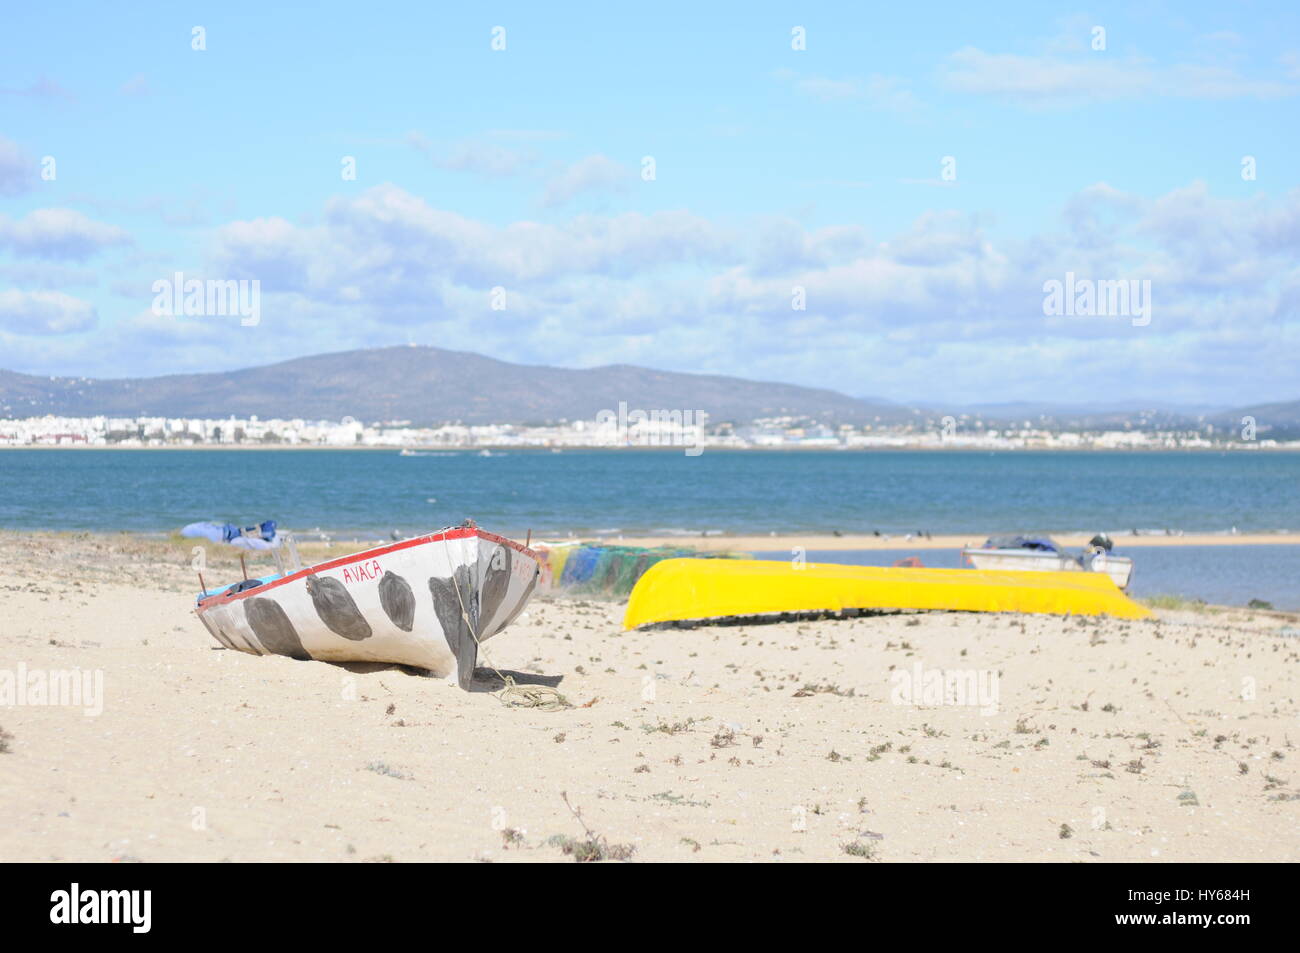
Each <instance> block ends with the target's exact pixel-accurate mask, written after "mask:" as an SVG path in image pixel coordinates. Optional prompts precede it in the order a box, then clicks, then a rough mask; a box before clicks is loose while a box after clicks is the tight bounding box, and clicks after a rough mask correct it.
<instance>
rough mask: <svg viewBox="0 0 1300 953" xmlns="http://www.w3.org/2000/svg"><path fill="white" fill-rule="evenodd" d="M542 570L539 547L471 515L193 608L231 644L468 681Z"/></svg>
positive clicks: (204, 599) (237, 587)
mask: <svg viewBox="0 0 1300 953" xmlns="http://www.w3.org/2000/svg"><path fill="white" fill-rule="evenodd" d="M539 575H540V569H539V561H538V556H537V554H536V553H534V552H533V551H532V550H531V549H529V548H527V547H526V546H524V545H522V544H520V543H517V542H515V541H514V540H510V539H506V538H505V537H503V536H497V535H495V534H493V533H488V532H484V531H483V530H481V529H479V528H478V527H477V526H476V525H475V524H474V522H473V521H472V520H467V521H466V522H465V523H463V524H461V525H460V526H457V527H449V528H447V529H444V530H441V531H440V532H437V533H433V534H431V535H428V536H418V537H415V538H413V539H406V540H401V541H400V542H395V543H391V544H389V545H387V546H380V547H377V548H374V549H368V550H365V551H364V552H359V553H353V554H352V555H350V556H343V557H341V558H338V559H331V560H329V561H328V562H324V563H321V564H319V565H316V566H309V567H307V568H305V569H301V568H300V569H297V570H295V571H290V572H286V573H284V574H280V575H272V576H266V577H263V578H260V579H245V580H243V581H242V582H238V583H235V584H234V585H233V586H229V587H227V588H225V589H223V590H221V591H219V592H214V593H208V592H204V593H203V594H202V595H201V596H199V598H198V602H197V605H196V606H195V610H194V611H195V613H196V614H197V615H198V617H199V620H200V621H201V622H202V623H203V625H204V626H205V627H206V628H207V630H208V632H209V633H210V634H211V635H212V637H213V638H214V639H216V640H217V641H218V642H220V643H221V644H222V645H224V646H225V647H226V648H228V649H235V650H236V651H240V652H248V653H251V654H253V655H287V656H289V657H290V658H295V659H302V660H307V659H317V660H320V661H324V662H388V663H395V664H398V665H410V666H414V667H416V668H423V669H427V670H429V671H431V672H433V673H434V674H436V675H450V674H451V673H452V672H455V673H456V675H457V680H458V681H459V683H460V686H461V688H465V689H468V688H469V687H470V685H471V683H472V682H473V679H474V667H475V665H476V664H477V661H478V647H479V644H480V643H482V642H483V641H484V640H486V639H488V638H491V637H492V636H494V635H496V634H497V633H498V632H500V631H501V630H502V629H504V628H505V627H506V626H508V625H509V624H510V623H511V622H513V621H514V620H515V618H516V617H517V616H518V615H519V613H520V612H522V611H523V608H524V606H525V605H526V604H527V603H528V600H529V599H530V598H531V597H532V595H533V591H534V590H535V589H536V588H537V580H538V576H539Z"/></svg>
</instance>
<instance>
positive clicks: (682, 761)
mask: <svg viewBox="0 0 1300 953" xmlns="http://www.w3.org/2000/svg"><path fill="white" fill-rule="evenodd" d="M872 539H874V537H873V538H872ZM1188 539H1189V538H1188V537H1182V538H1181V540H1183V541H1186V540H1188ZM1235 539H1241V537H1237V538H1235ZM832 540H833V541H834V544H835V545H834V548H839V547H840V546H847V545H849V543H850V542H852V544H853V545H855V546H864V545H872V542H871V540H866V541H863V540H862V539H861V538H854V539H852V540H850V539H849V538H847V537H831V538H830V539H829V540H824V539H823V538H820V537H805V538H803V541H802V542H801V543H798V544H797V545H804V546H806V547H807V548H810V549H817V548H832V546H831V545H830V542H831V541H832ZM1216 540H1218V541H1223V540H1222V538H1220V537H1216ZM786 541H787V540H786V539H784V538H783V541H782V542H781V543H780V544H779V545H778V544H776V543H774V542H773V541H772V540H771V539H770V538H767V537H758V538H751V539H745V540H740V539H732V540H727V541H725V546H726V548H742V549H778V548H782V547H783V546H784V545H786ZM972 541H974V542H978V541H977V540H965V539H963V540H960V541H958V542H957V543H956V545H960V543H963V542H972ZM1065 541H1067V542H1068V541H1069V540H1065ZM1254 541H1255V542H1260V541H1266V540H1254ZM625 542H631V541H630V540H627V541H625ZM638 542H639V543H644V542H645V541H638ZM674 542H676V543H681V542H682V540H675V541H674ZM692 542H694V541H692ZM701 542H703V543H704V544H705V545H712V544H714V543H719V544H721V542H722V541H720V540H716V539H706V540H703V541H701ZM760 543H761V545H760ZM930 543H933V544H935V545H940V541H939V540H938V539H935V540H928V541H925V544H926V545H928V544H930ZM1117 543H1119V544H1121V545H1125V546H1127V545H1133V544H1137V541H1136V540H1134V541H1131V542H1130V541H1129V540H1127V539H1125V540H1123V541H1121V540H1117ZM943 544H944V545H954V543H952V542H945V543H943ZM875 545H882V544H881V543H879V541H877V542H876V543H875ZM893 545H894V546H897V545H898V544H897V542H894V544H893ZM908 545H910V546H912V547H913V548H920V547H921V545H922V544H921V543H920V542H919V541H914V542H912V543H910V544H908ZM324 550H325V547H323V546H317V547H304V551H305V552H304V555H305V556H306V557H308V558H310V559H315V558H318V557H319V556H320V555H323V552H324ZM339 551H340V549H339V548H337V547H336V548H335V549H334V552H336V553H337V552H339ZM0 565H3V566H4V570H5V571H4V574H3V576H4V578H3V580H0V587H2V588H0V592H2V593H3V595H2V596H0V673H4V672H11V673H18V672H20V671H21V672H23V673H25V674H27V675H31V674H32V673H36V675H37V676H38V680H39V677H41V676H43V675H48V674H49V673H52V672H56V671H67V670H70V669H78V670H80V671H81V672H83V673H84V672H89V673H102V697H101V698H99V699H98V700H97V702H96V703H95V704H93V705H84V704H83V705H82V706H80V707H76V706H51V705H41V704H24V705H13V706H11V707H6V706H5V705H2V704H0V731H3V735H0V749H4V750H0V803H3V804H4V805H5V816H6V823H5V824H4V825H2V826H0V861H120V862H125V861H144V862H151V861H168V860H173V861H174V860H186V861H188V860H193V861H222V860H231V861H271V860H310V861H348V862H351V861H427V860H445V861H467V862H468V861H496V862H515V861H565V862H569V861H571V859H572V855H571V854H566V853H565V851H566V848H567V849H569V850H572V849H573V845H574V840H575V839H577V840H579V841H582V840H587V839H589V837H590V836H592V835H594V836H596V837H597V838H598V839H599V840H598V843H599V845H600V847H601V849H602V850H604V852H605V856H606V857H609V858H613V859H618V858H623V859H630V860H631V861H634V862H636V861H793V862H803V861H844V862H851V863H863V862H870V861H882V862H907V861H1063V862H1064V861H1068V862H1085V863H1100V862H1116V861H1148V862H1163V861H1277V862H1294V861H1296V860H1298V859H1300V838H1297V836H1296V831H1297V830H1298V829H1300V821H1298V818H1300V773H1298V772H1297V759H1298V758H1300V753H1298V752H1297V750H1296V742H1297V740H1300V727H1297V726H1298V725H1300V722H1297V715H1300V638H1297V637H1296V634H1297V626H1298V625H1300V619H1297V616H1296V615H1294V614H1292V615H1288V614H1285V613H1271V612H1251V611H1248V610H1214V609H1210V610H1207V611H1198V612H1192V611H1186V610H1180V611H1169V610H1160V611H1158V613H1157V616H1158V617H1157V619H1156V620H1154V621H1142V622H1119V621H1101V622H1092V621H1088V620H1083V619H1062V618H1057V617H1013V616H1008V615H973V614H957V613H925V614H909V613H902V614H890V615H864V616H860V617H857V618H851V619H828V620H821V621H789V622H780V623H775V624H768V625H741V626H727V627H701V628H694V629H670V630H653V631H637V632H624V631H623V630H622V628H621V625H620V621H621V617H622V610H623V604H622V603H619V602H595V601H590V600H582V599H573V598H538V599H535V600H534V602H533V603H532V604H531V606H530V608H529V611H528V612H527V614H526V616H525V617H524V618H522V619H521V620H520V621H519V622H518V623H517V624H516V625H514V626H512V627H511V628H510V629H508V630H506V631H505V632H504V633H502V634H501V635H500V636H498V637H497V638H495V639H493V640H492V641H491V642H489V643H488V644H487V651H486V656H487V658H486V659H485V661H488V662H490V663H492V664H493V665H495V666H496V667H497V668H498V669H500V670H501V671H503V672H506V673H513V674H514V675H515V677H517V678H518V679H519V680H520V681H521V682H526V681H531V682H534V683H539V684H547V685H554V686H555V687H557V688H558V689H559V690H560V691H561V692H562V693H563V694H564V695H565V696H566V697H567V699H568V700H569V701H570V702H572V704H573V706H574V707H572V708H568V709H565V710H561V711H541V710H535V709H534V710H525V709H514V708H507V707H505V706H503V705H502V704H501V702H500V701H499V700H498V699H497V698H496V697H495V696H494V695H493V694H492V691H491V690H492V689H493V688H495V687H496V683H495V682H494V680H493V678H494V677H493V676H492V674H491V672H490V671H484V672H483V673H482V674H483V679H482V682H481V685H480V688H481V689H482V690H480V691H476V692H464V691H462V690H460V689H459V688H457V687H456V686H455V684H454V682H452V681H448V680H444V679H437V678H428V677H421V676H419V675H416V674H411V673H409V672H407V671H404V670H401V669H398V668H395V667H388V666H368V667H361V666H350V667H344V666H340V665H332V664H326V663H321V662H295V661H291V660H289V659H285V658H279V657H254V656H250V655H244V654H240V653H236V652H231V651H227V650H224V649H222V648H220V647H219V646H218V645H217V644H216V643H215V642H214V641H213V640H212V639H211V638H210V637H209V636H208V634H207V633H206V632H205V630H204V629H203V627H202V625H201V624H200V623H199V622H198V621H197V620H196V619H195V617H194V616H193V614H192V611H191V609H192V606H193V601H194V594H195V591H196V589H197V581H196V579H195V578H194V575H193V573H192V572H191V571H190V569H189V544H188V542H187V543H186V544H181V543H177V542H170V541H161V540H159V541H152V542H151V541H141V540H139V539H135V538H132V537H128V536H126V535H125V534H122V535H91V534H18V533H0ZM209 567H210V568H209V570H208V581H209V584H213V585H215V584H216V583H217V582H218V581H222V582H229V581H232V580H233V579H235V578H237V576H238V568H237V567H238V563H237V561H236V559H234V558H232V557H231V556H230V555H228V554H226V555H219V554H217V553H216V551H215V548H210V550H209ZM918 666H919V668H918ZM935 671H942V672H947V673H953V672H958V673H967V674H970V675H971V676H972V677H975V678H976V679H977V680H979V681H980V683H981V685H985V686H986V687H988V686H991V685H993V684H994V682H993V681H992V680H993V679H994V678H996V683H995V684H996V692H994V693H992V694H985V695H984V696H983V697H982V698H981V702H982V703H981V704H960V705H959V704H944V703H942V702H941V701H940V703H928V702H929V701H932V700H931V699H928V698H927V697H924V696H922V697H917V696H912V697H908V695H907V693H906V691H904V692H902V693H901V694H900V686H908V685H911V686H919V685H921V684H923V683H924V682H925V676H926V675H927V673H932V672H935ZM917 695H922V693H920V692H919V691H918V693H917ZM990 698H993V699H994V700H993V701H992V702H991V703H990ZM29 701H30V699H29ZM83 701H84V699H83ZM87 707H90V708H97V707H102V712H100V713H98V714H95V713H93V712H92V713H89V714H88V713H87V712H86V710H85V709H86V708H87ZM566 798H567V804H566ZM574 811H576V812H579V813H580V815H581V819H580V820H579V818H578V817H576V816H575V814H574ZM584 825H585V827H586V828H589V829H590V832H591V835H589V834H588V833H587V832H586V831H585V830H584Z"/></svg>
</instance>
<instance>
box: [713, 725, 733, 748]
mask: <svg viewBox="0 0 1300 953" xmlns="http://www.w3.org/2000/svg"><path fill="white" fill-rule="evenodd" d="M709 744H710V745H712V746H713V747H715V748H730V747H731V746H732V745H735V744H737V741H736V733H735V732H734V731H732V730H731V729H730V728H719V729H718V733H717V734H716V735H714V736H713V737H712V738H710V739H709Z"/></svg>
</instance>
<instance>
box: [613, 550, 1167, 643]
mask: <svg viewBox="0 0 1300 953" xmlns="http://www.w3.org/2000/svg"><path fill="white" fill-rule="evenodd" d="M843 609H950V610H965V611H973V612H1029V613H1050V614H1055V615H1064V614H1067V613H1073V614H1075V615H1108V616H1114V617H1116V618H1121V619H1144V618H1148V617H1149V616H1150V615H1151V613H1150V611H1148V610H1147V609H1146V608H1144V607H1143V606H1140V605H1138V604H1137V603H1136V602H1133V601H1132V600H1131V599H1129V598H1127V597H1126V596H1125V595H1124V594H1123V593H1121V592H1120V591H1119V589H1118V588H1117V587H1116V586H1115V584H1114V582H1112V581H1111V579H1110V577H1109V576H1107V575H1104V574H1101V573H1086V572H1041V573H1024V572H1015V571H1011V572H1005V571H1001V572H1000V571H991V570H978V569H897V568H888V569H887V568H883V567H879V566H844V565H838V564H825V563H822V564H819V563H807V564H803V565H797V564H792V563H790V562H786V561H781V562H768V561H760V560H744V559H666V560H664V561H663V562H660V563H656V564H655V565H654V566H652V567H651V568H650V569H649V570H647V571H646V573H645V575H643V576H642V577H641V579H640V581H638V582H637V584H636V588H635V589H633V590H632V595H631V598H630V599H629V600H628V605H627V612H626V614H625V616H624V619H623V626H624V628H627V629H634V628H637V627H638V626H642V625H649V624H653V623H658V622H685V621H704V620H709V619H720V618H727V617H736V616H763V615H780V614H785V613H798V612H834V611H840V610H843Z"/></svg>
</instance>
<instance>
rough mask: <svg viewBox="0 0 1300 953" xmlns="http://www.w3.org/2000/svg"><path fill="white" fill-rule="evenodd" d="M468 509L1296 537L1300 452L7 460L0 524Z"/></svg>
mask: <svg viewBox="0 0 1300 953" xmlns="http://www.w3.org/2000/svg"><path fill="white" fill-rule="evenodd" d="M465 517H472V518H474V519H476V520H478V522H479V524H480V525H482V526H485V527H488V528H490V529H493V530H497V531H501V532H505V533H509V534H519V535H522V534H523V533H524V532H526V531H527V530H529V529H531V530H532V531H533V534H534V536H545V535H550V534H559V533H565V534H567V533H569V532H573V533H577V534H586V533H598V532H601V533H603V532H614V531H617V532H622V533H626V534H639V533H644V534H664V533H682V534H684V535H685V534H691V535H698V534H699V533H701V532H726V533H769V532H776V533H782V532H829V531H832V530H839V531H841V532H844V533H861V532H867V533H869V532H871V531H872V530H879V531H880V532H882V533H890V534H901V533H906V532H915V531H918V530H926V531H929V532H932V533H941V532H944V533H946V532H952V533H962V534H965V533H969V534H971V535H972V537H983V536H984V535H988V534H990V533H994V532H1010V531H1045V530H1056V531H1063V532H1064V531H1083V532H1095V531H1097V530H1108V531H1128V530H1131V529H1134V528H1137V529H1143V530H1147V529H1150V530H1163V529H1165V528H1170V529H1175V530H1184V531H1187V532H1223V531H1228V530H1230V529H1231V528H1232V527H1234V526H1235V527H1236V528H1237V529H1239V530H1241V531H1243V532H1245V531H1250V530H1274V529H1291V530H1300V453H1241V452H1238V453H1231V454H1218V453H1034V452H1016V453H1008V452H1001V453H999V452H950V453H935V452H907V451H890V452H876V453H862V452H836V451H825V452H822V451H802V452H779V451H772V452H764V451H746V452H721V451H706V452H705V453H703V454H702V455H700V456H698V457H687V456H686V455H685V454H683V453H681V452H668V451H641V450H623V451H598V450H592V451H576V450H568V451H565V452H563V453H558V454H557V453H550V452H547V451H503V452H499V453H498V452H496V451H493V453H492V455H491V456H480V455H479V454H477V453H476V452H473V451H459V452H446V453H439V454H434V455H429V456H415V457H402V456H399V455H398V453H397V452H396V451H375V450H369V451H367V450H329V451H314V450H313V451H277V450H167V451H140V450H20V451H0V527H3V528H7V529H89V530H127V531H131V532H166V531H169V530H173V529H175V528H177V527H179V526H181V525H183V524H184V523H188V522H191V521H193V520H200V519H216V520H223V521H224V520H229V521H231V522H235V523H242V524H247V523H252V522H255V521H259V520H263V519H276V520H278V521H279V522H280V524H281V526H283V527H286V528H291V529H294V530H296V531H299V532H307V531H311V530H315V529H318V528H319V529H321V530H323V531H327V532H333V533H338V534H341V535H349V536H351V535H355V536H358V537H363V538H364V537H371V538H379V537H387V536H388V534H389V533H391V532H392V531H393V530H394V529H396V530H400V531H401V532H403V533H406V534H413V533H416V532H420V531H425V530H429V529H434V528H438V527H441V526H444V525H447V524H450V523H457V522H459V521H460V520H462V519H464V518H465ZM1238 549H1240V550H1246V549H1265V550H1276V549H1278V547H1240V548H1234V549H1233V550H1232V552H1237V550H1238ZM1181 551H1182V550H1179V552H1181ZM1155 552H1157V551H1155V550H1152V549H1143V550H1142V551H1141V553H1140V555H1141V563H1140V565H1139V570H1138V579H1139V580H1141V582H1140V585H1141V586H1143V587H1145V586H1146V584H1147V572H1148V570H1147V569H1146V568H1145V567H1146V566H1148V565H1151V566H1154V565H1156V564H1157V563H1160V562H1163V561H1164V560H1166V559H1175V562H1177V560H1178V559H1182V560H1184V561H1187V560H1192V559H1200V558H1201V557H1199V556H1190V555H1189V556H1186V557H1173V556H1170V555H1169V554H1171V553H1174V552H1175V550H1172V549H1166V550H1160V551H1158V552H1159V553H1160V555H1149V554H1153V553H1155ZM1215 552H1217V553H1220V554H1223V553H1226V552H1229V551H1228V550H1225V549H1216V550H1215ZM1207 558H1208V557H1207ZM1223 558H1224V559H1230V560H1232V564H1233V565H1237V566H1247V565H1248V566H1249V568H1248V569H1246V570H1243V572H1244V573H1245V574H1246V575H1248V576H1255V577H1258V576H1259V575H1260V574H1261V573H1264V574H1268V575H1280V574H1282V573H1283V572H1287V573H1289V574H1290V582H1289V583H1288V585H1289V586H1290V590H1291V591H1295V589H1296V588H1297V587H1300V581H1296V580H1297V575H1296V573H1295V564H1294V562H1292V563H1290V564H1288V565H1289V567H1290V568H1289V569H1287V570H1275V569H1271V568H1270V566H1271V565H1272V561H1271V560H1270V559H1269V558H1268V557H1266V556H1264V555H1256V556H1248V555H1247V554H1246V553H1245V552H1237V555H1235V556H1224V557H1223ZM1205 565H1206V566H1207V572H1206V576H1207V578H1209V577H1211V576H1214V575H1215V574H1216V572H1215V570H1213V569H1212V568H1208V567H1210V566H1211V565H1212V564H1211V563H1209V562H1207V563H1205ZM1273 588H1277V587H1273ZM1168 591H1179V590H1176V589H1170V590H1168ZM1185 594H1190V595H1196V594H1197V593H1195V592H1188V593H1185ZM1254 595H1257V593H1254V592H1251V593H1249V594H1247V595H1244V596H1243V597H1242V598H1241V599H1238V600H1229V601H1244V600H1245V599H1248V598H1251V597H1252V596H1254ZM1260 598H1267V596H1260ZM1283 601H1285V600H1283ZM1295 601H1296V600H1294V599H1293V600H1292V602H1293V603H1294V602H1295Z"/></svg>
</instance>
